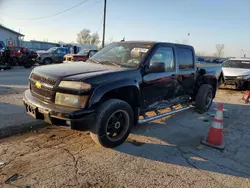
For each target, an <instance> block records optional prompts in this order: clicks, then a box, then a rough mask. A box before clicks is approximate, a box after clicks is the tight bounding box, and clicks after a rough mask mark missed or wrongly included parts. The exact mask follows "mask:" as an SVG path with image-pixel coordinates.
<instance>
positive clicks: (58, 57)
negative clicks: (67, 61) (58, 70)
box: [54, 48, 66, 63]
mask: <svg viewBox="0 0 250 188" xmlns="http://www.w3.org/2000/svg"><path fill="white" fill-rule="evenodd" d="M64 55H66V48H58V49H57V50H56V51H55V52H54V61H55V62H56V63H61V62H63V57H64Z"/></svg>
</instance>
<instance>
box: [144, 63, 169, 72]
mask: <svg viewBox="0 0 250 188" xmlns="http://www.w3.org/2000/svg"><path fill="white" fill-rule="evenodd" d="M147 72H148V73H159V72H165V63H164V62H151V63H150V65H149V69H148V71H147Z"/></svg>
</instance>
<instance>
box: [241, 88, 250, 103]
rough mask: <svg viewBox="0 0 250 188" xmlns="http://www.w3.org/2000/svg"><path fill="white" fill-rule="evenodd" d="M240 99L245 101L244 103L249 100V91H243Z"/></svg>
mask: <svg viewBox="0 0 250 188" xmlns="http://www.w3.org/2000/svg"><path fill="white" fill-rule="evenodd" d="M242 99H243V100H244V101H245V103H248V102H249V100H250V91H249V90H247V91H245V93H244V96H243V98H242Z"/></svg>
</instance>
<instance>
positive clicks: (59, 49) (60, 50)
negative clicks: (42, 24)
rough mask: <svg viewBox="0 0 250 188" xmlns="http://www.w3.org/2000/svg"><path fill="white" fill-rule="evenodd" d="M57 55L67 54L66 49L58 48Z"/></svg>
mask: <svg viewBox="0 0 250 188" xmlns="http://www.w3.org/2000/svg"><path fill="white" fill-rule="evenodd" d="M57 53H58V54H66V49H65V48H58V49H57Z"/></svg>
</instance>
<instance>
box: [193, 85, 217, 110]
mask: <svg viewBox="0 0 250 188" xmlns="http://www.w3.org/2000/svg"><path fill="white" fill-rule="evenodd" d="M212 103H213V87H212V86H211V85H209V84H203V85H201V86H200V88H199V90H198V93H197V95H196V98H195V108H196V111H197V112H199V113H201V114H203V113H204V112H206V111H208V110H209V108H210V107H211V105H212Z"/></svg>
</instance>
